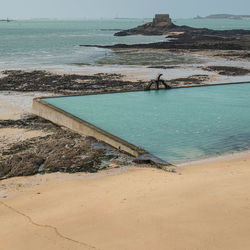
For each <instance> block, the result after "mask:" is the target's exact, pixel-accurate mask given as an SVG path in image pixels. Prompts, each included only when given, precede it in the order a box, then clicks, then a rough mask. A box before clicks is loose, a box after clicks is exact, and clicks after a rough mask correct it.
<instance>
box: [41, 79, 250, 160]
mask: <svg viewBox="0 0 250 250" xmlns="http://www.w3.org/2000/svg"><path fill="white" fill-rule="evenodd" d="M44 100H45V101H46V102H48V103H50V104H52V105H54V106H56V107H58V108H60V109H63V110H65V111H67V112H69V113H71V114H73V115H75V116H77V117H79V118H81V119H83V120H85V121H87V122H89V123H91V124H93V125H95V126H97V127H100V128H101V129H103V130H106V131H107V132H109V133H111V134H114V135H116V136H118V137H120V138H122V139H124V140H126V141H128V142H130V143H133V144H135V145H137V146H141V147H142V148H144V149H146V150H147V151H149V152H150V153H152V154H154V155H155V156H157V157H159V158H161V159H163V160H166V161H167V162H170V163H173V164H177V163H182V162H187V161H192V160H197V159H202V158H207V157H212V156H217V155H222V154H226V153H231V152H237V151H243V150H248V149H250V83H247V84H230V85H223V86H206V87H192V88H181V89H171V90H159V91H139V92H126V93H116V94H99V95H86V96H76V97H62V98H47V99H44Z"/></svg>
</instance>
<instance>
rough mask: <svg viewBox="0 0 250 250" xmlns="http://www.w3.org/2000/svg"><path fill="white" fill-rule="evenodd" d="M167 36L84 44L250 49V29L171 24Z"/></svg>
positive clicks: (112, 46)
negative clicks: (162, 39) (155, 39)
mask: <svg viewBox="0 0 250 250" xmlns="http://www.w3.org/2000/svg"><path fill="white" fill-rule="evenodd" d="M167 37H168V38H169V40H168V41H166V42H157V43H147V44H115V45H109V46H107V45H105V46H100V45H83V46H86V47H99V48H109V49H112V48H117V49H121V48H126V49H129V48H134V49H135V48H136V49H178V50H179V49H185V50H187V49H190V50H203V49H209V50H246V51H249V50H250V30H210V29H197V28H192V27H188V26H175V27H172V26H171V27H169V29H168V33H167ZM247 55H248V54H246V58H247Z"/></svg>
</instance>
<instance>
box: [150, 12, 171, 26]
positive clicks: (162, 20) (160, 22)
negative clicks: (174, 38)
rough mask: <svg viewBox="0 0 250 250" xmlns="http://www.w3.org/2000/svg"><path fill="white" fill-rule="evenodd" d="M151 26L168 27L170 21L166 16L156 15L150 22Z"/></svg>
mask: <svg viewBox="0 0 250 250" xmlns="http://www.w3.org/2000/svg"><path fill="white" fill-rule="evenodd" d="M152 25H153V26H170V25H172V20H171V18H170V17H169V15H168V14H156V15H155V18H154V19H153V22H152Z"/></svg>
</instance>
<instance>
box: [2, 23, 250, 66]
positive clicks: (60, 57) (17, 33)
mask: <svg viewBox="0 0 250 250" xmlns="http://www.w3.org/2000/svg"><path fill="white" fill-rule="evenodd" d="M149 21H151V19H111V20H105V19H103V20H76V21H72V20H71V21H65V20H61V21H59V20H54V21H53V20H40V21H39V20H29V21H27V20H26V21H16V22H9V23H6V22H0V38H1V39H0V70H5V69H19V68H21V69H34V68H36V69H39V68H51V67H52V68H57V67H59V68H70V69H72V70H73V69H74V67H79V66H80V65H105V64H110V65H133V62H134V64H137V65H148V64H150V63H151V62H153V64H158V63H159V62H163V63H165V64H182V63H186V62H187V57H185V56H173V55H171V54H166V55H164V56H163V55H159V56H158V55H157V57H153V56H152V55H150V54H149V55H148V54H145V55H143V56H141V55H138V53H134V54H133V55H131V54H129V55H126V53H125V54H124V53H117V52H114V51H112V50H107V49H98V48H85V47H79V45H80V44H83V45H84V44H85V45H86V44H98V45H107V44H116V43H127V44H132V43H149V42H158V41H166V38H165V37H163V36H129V37H115V36H113V34H114V33H115V32H117V31H119V30H122V29H128V28H133V27H136V26H137V25H140V24H143V23H146V22H149ZM174 23H175V24H178V25H190V26H193V27H207V28H213V29H236V28H237V29H250V20H212V19H210V20H209V19H201V20H197V19H196V20H195V19H177V20H174ZM130 58H132V60H130ZM193 62H195V59H194V58H191V59H190V63H193Z"/></svg>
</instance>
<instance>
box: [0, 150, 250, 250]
mask: <svg viewBox="0 0 250 250" xmlns="http://www.w3.org/2000/svg"><path fill="white" fill-rule="evenodd" d="M249 167H250V155H248V156H245V157H242V158H241V159H231V160H226V159H224V160H221V161H219V162H218V161H216V162H209V163H203V164H201V165H193V166H185V167H181V168H180V169H179V170H178V173H168V172H164V171H162V170H157V169H150V168H133V167H131V168H125V169H123V170H119V171H117V170H115V172H112V171H111V172H110V171H108V172H103V173H102V174H100V173H99V174H92V175H89V174H88V175H86V174H74V175H68V174H58V173H56V174H51V175H43V176H41V175H37V176H33V177H20V178H12V179H9V180H4V181H2V182H1V184H0V186H1V190H2V191H1V195H2V196H1V201H0V217H1V227H0V238H1V247H2V248H3V249H5V250H9V249H19V250H22V249H23V250H29V249H53V250H56V249H181V250H182V249H226V250H229V249H232V250H233V249H242V250H243V249H249V245H250V238H249V230H250V226H249V225H250V219H249V218H250V198H249V197H250V191H249V190H250V183H249V178H250V168H249ZM3 190H5V194H4V192H3ZM4 197H5V198H4Z"/></svg>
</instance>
